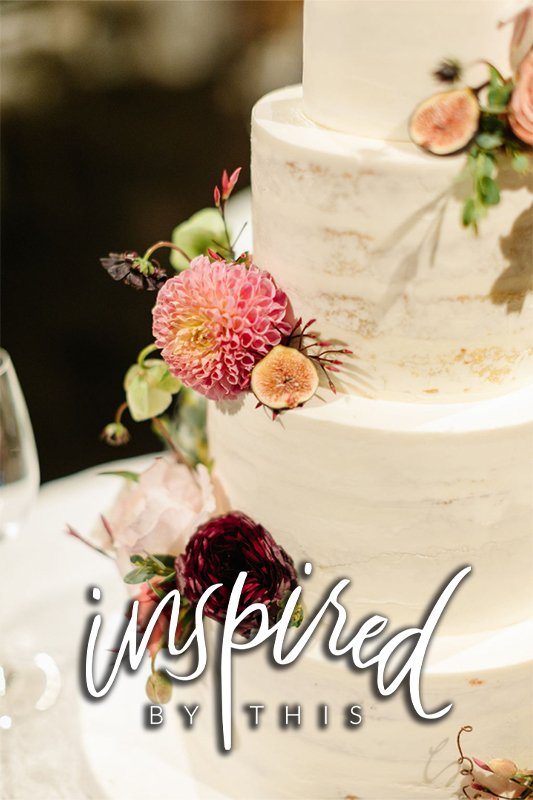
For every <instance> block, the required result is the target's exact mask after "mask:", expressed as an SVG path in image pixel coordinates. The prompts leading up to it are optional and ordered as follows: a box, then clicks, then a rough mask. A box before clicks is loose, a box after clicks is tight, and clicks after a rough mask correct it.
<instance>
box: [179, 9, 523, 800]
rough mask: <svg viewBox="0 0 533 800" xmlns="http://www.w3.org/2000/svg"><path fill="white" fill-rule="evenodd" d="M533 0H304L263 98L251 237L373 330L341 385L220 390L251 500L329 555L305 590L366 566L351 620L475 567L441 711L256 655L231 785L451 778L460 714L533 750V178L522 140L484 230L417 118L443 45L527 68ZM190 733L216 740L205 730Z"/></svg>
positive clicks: (441, 683) (315, 553)
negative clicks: (518, 49) (249, 707)
mask: <svg viewBox="0 0 533 800" xmlns="http://www.w3.org/2000/svg"><path fill="white" fill-rule="evenodd" d="M523 7H524V3H521V2H516V3H507V2H500V1H499V0H457V1H456V0H401V1H400V0H380V2H377V1H376V0H351V1H350V2H346V0H340V1H337V0H306V3H305V18H304V78H303V87H300V86H298V87H290V88H286V89H281V90H279V91H276V92H273V93H272V94H269V95H267V96H266V97H264V98H263V99H262V100H260V101H259V102H258V103H257V105H256V107H255V109H254V111H253V127H252V179H253V185H252V192H253V233H254V244H253V251H254V262H255V263H256V264H257V265H259V266H260V267H262V268H264V269H268V270H269V272H271V273H272V274H273V276H274V277H275V279H276V281H277V282H278V284H279V285H280V286H281V287H282V288H283V290H284V291H286V292H287V293H288V294H289V296H290V297H291V301H292V303H293V305H294V306H295V308H296V309H297V313H298V315H300V314H301V315H302V317H303V319H304V321H305V320H307V319H309V318H311V317H316V318H318V319H319V320H320V324H321V326H323V327H324V329H325V330H327V335H328V337H330V338H334V339H336V340H337V341H339V342H342V343H344V344H345V346H347V347H349V348H350V349H351V350H352V351H353V353H354V355H353V357H351V358H350V359H347V360H346V362H345V365H344V368H343V372H342V373H341V374H340V375H339V382H338V394H337V396H336V397H333V398H332V397H331V396H330V395H328V393H327V390H326V389H324V391H323V392H319V396H318V397H316V398H315V399H314V400H313V401H312V402H310V403H308V404H306V405H305V407H303V408H300V409H298V410H296V411H294V412H291V413H290V414H285V415H283V416H282V417H280V418H279V419H277V420H276V421H272V419H271V415H270V414H268V413H266V411H265V409H257V408H256V407H255V406H256V402H255V398H254V397H253V396H247V397H246V399H245V401H244V402H243V403H241V404H237V408H235V404H234V403H233V404H228V403H224V402H222V403H218V404H217V405H216V406H215V405H213V406H212V407H211V408H210V410H209V440H210V445H211V450H212V455H213V458H214V461H215V464H216V474H217V476H218V479H219V480H220V482H221V484H222V486H223V489H224V492H225V494H226V496H227V499H228V501H229V504H230V506H231V507H233V508H238V509H240V510H242V511H244V512H245V513H247V514H249V515H250V516H253V518H254V519H257V520H259V521H260V522H261V524H263V525H264V526H265V527H266V528H267V529H268V530H269V531H270V532H271V533H272V534H273V536H274V537H275V538H276V539H277V541H279V542H280V544H281V545H282V546H283V547H284V548H286V550H287V551H288V552H290V553H291V555H292V556H293V558H294V560H295V562H296V563H297V564H299V563H303V562H309V563H311V564H312V573H311V575H309V577H303V578H302V585H303V598H304V603H305V606H306V608H312V607H313V606H314V604H315V603H317V602H318V601H319V600H320V598H321V597H323V596H324V593H325V592H326V590H327V588H328V587H329V586H331V585H332V584H334V583H335V582H336V581H338V580H340V579H341V578H349V579H350V581H351V585H350V587H349V589H348V590H347V591H346V594H345V601H344V602H345V605H346V608H347V609H348V610H349V614H350V619H351V621H352V622H353V623H356V622H357V621H360V620H362V619H364V618H366V617H368V616H370V615H371V614H373V613H379V614H382V615H384V616H386V617H388V619H389V621H390V627H391V630H398V629H400V628H402V627H406V626H416V625H418V624H420V622H421V620H423V619H424V615H425V612H426V610H427V608H428V607H430V606H431V603H432V601H433V599H434V596H435V594H436V593H437V592H438V590H439V588H440V587H441V586H442V585H443V584H444V583H445V582H446V581H447V580H449V578H450V576H451V575H453V574H455V573H457V572H458V570H459V569H460V568H461V567H463V566H465V565H471V566H472V574H471V575H470V576H468V578H467V579H466V580H465V581H464V582H463V584H462V585H461V586H460V587H459V589H458V590H457V593H456V596H454V597H453V599H452V602H451V603H450V605H449V608H448V609H447V610H446V612H445V614H444V616H443V618H442V620H441V623H440V625H439V627H438V630H437V636H436V638H435V640H434V641H433V643H432V647H431V649H430V652H429V657H428V660H427V662H426V664H425V667H424V677H423V682H422V690H423V697H424V703H425V706H426V707H427V708H429V709H433V708H436V707H441V706H442V705H443V704H444V703H445V701H446V702H451V703H453V709H452V711H451V712H450V713H449V714H448V715H446V716H445V717H443V718H442V719H439V720H436V721H433V722H423V721H421V720H420V719H417V718H415V717H414V716H413V715H412V713H411V712H410V711H409V705H408V703H406V701H405V698H404V697H403V695H401V693H396V694H395V695H394V696H393V697H390V698H382V697H379V696H377V695H376V694H375V693H374V692H373V690H372V687H371V681H370V678H369V676H368V675H367V674H366V673H361V674H358V673H356V672H355V671H354V670H350V668H349V667H348V666H347V665H346V664H345V663H344V662H343V663H337V662H334V661H333V660H332V659H330V658H328V657H327V655H325V654H324V652H323V650H322V649H319V648H318V647H317V648H316V649H314V650H313V649H311V650H309V651H308V652H307V653H306V654H305V655H304V656H303V657H302V658H301V659H300V660H299V661H298V662H297V663H296V664H294V665H292V666H291V667H289V668H286V669H282V670H281V669H276V668H275V667H273V666H272V665H271V664H270V663H269V662H268V660H267V659H266V658H264V659H263V657H261V656H260V655H259V654H256V653H248V654H244V655H243V656H242V657H239V658H237V659H236V662H237V663H236V675H235V681H234V692H235V700H234V705H235V708H236V709H239V708H240V707H241V706H242V705H243V704H250V703H258V704H259V703H260V704H262V705H263V706H265V711H264V713H263V714H262V717H261V724H260V725H258V726H257V728H254V727H252V728H249V727H248V725H247V724H246V723H247V720H248V717H247V716H245V715H243V716H241V717H240V718H239V717H238V715H237V716H236V719H235V726H236V733H235V736H234V743H233V751H232V752H231V754H229V755H218V754H217V753H216V752H215V748H214V745H213V753H212V757H213V758H215V759H216V765H214V766H213V769H212V770H208V771H209V772H210V773H211V777H210V778H209V780H210V781H211V782H212V783H214V784H215V785H216V786H217V788H219V789H222V790H224V791H225V792H227V794H228V796H230V797H236V798H241V797H242V798H251V797H253V798H264V800H271V799H272V800H273V799H274V798H298V799H299V800H300V799H301V800H303V798H305V799H306V800H308V799H310V798H320V800H326V798H327V799H328V800H329V799H330V798H331V799H332V800H333V798H335V799H336V800H344V799H345V798H346V799H347V798H358V799H359V800H384V799H385V798H392V799H393V800H415V798H420V799H421V800H437V799H438V798H442V799H443V800H444V799H446V800H451V798H457V797H459V796H461V789H460V787H461V780H462V779H461V776H460V774H459V767H458V765H457V750H456V741H455V740H456V735H457V732H458V730H459V728H460V727H461V726H463V725H471V726H472V727H473V732H472V734H471V737H472V738H471V741H472V747H473V748H474V749H475V751H476V752H480V753H483V754H485V755H487V757H492V756H499V755H500V756H501V755H506V756H509V757H512V758H513V759H515V760H516V761H517V762H518V763H522V764H523V765H527V764H531V763H532V762H533V750H532V742H533V708H532V687H533V658H532V653H531V641H532V639H533V637H532V633H533V629H532V622H531V620H532V616H533V613H532V612H533V592H532V591H531V563H532V550H533V535H532V534H533V531H532V523H533V470H532V459H531V456H532V447H533V294H532V293H531V286H532V284H531V271H530V270H531V248H532V229H531V226H532V214H531V193H530V192H531V184H530V181H529V178H528V177H527V176H526V177H524V176H523V175H522V176H521V175H519V174H517V173H516V172H515V171H513V170H512V169H511V167H510V166H508V165H507V164H506V163H505V162H503V163H501V164H500V168H499V184H500V187H501V197H500V202H499V204H498V205H497V206H496V207H495V208H494V209H491V210H490V213H489V216H487V217H486V218H485V219H483V220H481V222H480V225H479V234H478V235H477V236H476V235H475V234H474V233H473V232H472V231H470V230H465V229H464V227H463V226H462V225H461V221H460V220H461V206H462V204H463V203H464V200H465V196H466V194H467V192H468V188H467V184H468V178H467V177H465V176H464V174H462V170H463V167H464V162H465V156H464V154H463V153H459V154H457V155H448V156H447V157H446V158H443V157H437V156H435V155H432V154H430V153H427V152H424V151H423V150H422V149H420V148H419V147H417V146H416V145H415V144H414V143H413V142H412V141H411V140H410V137H409V133H408V127H409V119H410V116H411V114H412V112H413V110H414V109H415V107H416V106H417V105H418V104H419V103H420V102H422V101H423V100H424V99H425V98H426V97H427V96H429V95H431V94H432V93H434V92H435V91H436V86H435V80H434V78H433V77H432V71H433V70H434V69H435V67H436V65H437V64H438V63H439V61H441V60H442V59H443V58H448V57H452V56H453V58H456V59H458V60H460V61H461V62H462V63H463V64H464V65H466V67H468V68H469V69H472V70H473V71H474V72H475V71H476V70H479V69H481V66H482V65H481V63H480V62H481V61H482V60H483V59H488V60H489V61H490V62H491V63H493V64H495V65H497V67H498V69H499V70H500V71H501V72H502V73H504V74H508V73H509V72H510V71H511V66H510V64H509V44H510V39H511V33H512V23H511V24H502V23H505V22H508V20H509V19H510V18H512V17H513V14H516V13H517V12H518V11H520V10H521V9H523ZM530 34H531V30H529V31H526V35H528V36H529V35H530ZM531 44H533V41H532V42H530V45H531ZM473 80H476V79H475V78H474V79H473ZM457 176H459V178H458V177H457ZM324 704H327V705H328V707H329V709H330V715H331V719H330V720H329V721H328V724H327V725H324V724H318V723H317V713H318V712H317V707H319V706H320V707H322V706H323V705H324ZM285 705H288V706H290V707H291V708H292V709H293V710H294V707H295V706H299V707H300V714H301V719H300V725H299V726H298V730H296V729H293V728H292V727H284V726H283V725H280V719H279V709H280V707H282V706H285ZM354 706H358V707H360V709H362V711H361V715H362V722H361V724H360V725H353V726H350V724H349V722H347V720H346V709H348V710H350V709H352V708H353V707H354ZM348 713H349V711H348ZM191 741H192V740H191ZM191 749H192V750H194V749H196V750H197V753H196V758H197V759H199V760H200V761H202V763H203V764H204V765H206V764H208V763H209V761H208V758H209V757H208V755H207V753H208V745H206V748H204V747H203V745H202V748H201V753H200V752H198V751H199V750H200V748H199V746H198V742H197V741H195V742H194V743H192V744H191ZM205 771H206V767H205V766H204V772H205ZM480 796H481V795H480ZM483 796H485V795H483Z"/></svg>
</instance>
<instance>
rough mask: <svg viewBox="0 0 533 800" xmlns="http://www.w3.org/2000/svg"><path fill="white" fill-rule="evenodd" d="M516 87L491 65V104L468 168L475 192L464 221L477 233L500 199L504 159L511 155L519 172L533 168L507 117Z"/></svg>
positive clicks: (483, 112)
mask: <svg viewBox="0 0 533 800" xmlns="http://www.w3.org/2000/svg"><path fill="white" fill-rule="evenodd" d="M513 88H514V86H513V82H512V81H511V80H509V81H506V80H504V78H503V77H502V76H501V75H500V73H499V72H498V70H496V69H495V68H494V67H492V66H490V81H489V86H488V92H487V99H488V105H487V106H485V107H482V109H481V116H480V124H479V132H478V134H477V136H476V138H475V139H474V142H473V143H472V145H471V146H470V149H469V151H468V157H467V167H466V174H467V175H468V176H469V177H470V179H471V181H472V193H471V194H470V196H469V197H468V198H467V199H466V200H465V203H464V206H463V213H462V222H463V225H464V226H465V227H471V228H472V229H473V230H474V232H475V233H477V232H478V226H479V222H480V221H481V220H482V219H483V217H484V216H485V215H486V214H487V210H488V209H489V208H490V206H495V205H498V203H499V202H500V188H499V184H498V164H499V161H500V159H501V158H502V157H510V158H511V164H512V166H513V169H514V170H516V171H517V172H519V173H524V172H526V171H527V170H528V168H529V159H528V157H527V155H526V154H525V153H524V152H523V144H522V143H521V142H520V141H519V140H518V139H517V138H516V137H515V135H514V134H513V132H512V130H511V128H510V126H509V122H508V120H507V115H506V112H507V105H508V103H509V100H510V97H511V94H512V91H513Z"/></svg>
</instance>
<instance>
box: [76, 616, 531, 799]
mask: <svg viewBox="0 0 533 800" xmlns="http://www.w3.org/2000/svg"><path fill="white" fill-rule="evenodd" d="M120 624H121V618H120V617H119V615H118V614H117V617H116V619H115V620H114V621H113V624H112V625H110V630H115V629H116V628H118V627H119V625H120ZM212 632H213V631H212ZM209 642H210V656H211V657H214V658H216V648H213V647H212V645H213V640H212V638H211V637H209ZM532 642H533V624H532V623H529V624H528V623H525V624H522V625H519V626H515V627H509V628H507V629H505V630H503V631H500V632H498V633H491V634H486V635H478V636H470V637H465V638H445V639H442V640H441V641H440V642H438V645H439V646H438V647H434V648H433V649H432V651H430V653H429V654H428V663H427V667H426V670H425V673H424V679H423V684H422V688H423V694H424V702H425V704H426V707H427V708H428V709H434V708H441V707H442V705H443V704H445V703H447V702H450V701H453V703H454V708H453V709H452V711H451V712H450V714H449V715H448V716H446V717H445V718H444V719H442V720H440V721H436V722H432V723H423V722H420V721H416V720H414V719H413V717H412V716H411V715H410V713H409V711H408V709H407V706H406V704H405V699H404V697H403V693H402V692H399V693H398V694H396V695H394V696H393V697H391V698H388V699H382V698H377V697H376V695H375V694H374V692H373V691H372V690H371V688H370V680H371V679H370V676H369V675H368V674H366V673H356V672H354V671H353V670H352V669H351V668H350V667H349V666H348V664H347V663H346V662H344V661H340V660H335V661H333V660H330V659H329V658H326V657H324V656H323V655H322V653H320V652H319V651H317V649H314V650H313V649H312V647H311V648H310V649H309V650H308V651H306V654H305V655H304V656H303V657H302V658H300V659H299V660H298V661H297V662H296V663H295V664H293V665H292V666H291V667H289V668H285V669H282V668H274V667H272V665H271V664H270V663H269V661H268V660H267V659H266V658H265V656H264V654H263V653H262V651H261V650H257V651H252V652H247V653H236V654H234V657H233V670H234V681H233V690H234V697H233V720H234V729H233V750H232V751H231V753H229V754H228V753H224V754H222V753H221V752H220V749H219V748H218V747H217V740H216V731H217V730H218V726H219V721H220V717H219V714H220V708H219V703H218V702H216V701H215V698H216V697H217V686H216V682H217V681H218V680H219V674H218V670H216V669H212V670H208V671H207V672H206V673H205V674H204V675H203V676H202V678H201V679H200V680H198V681H194V682H193V683H192V684H180V685H179V686H176V687H175V691H174V695H173V702H172V703H170V704H169V705H168V706H166V709H165V724H164V725H163V726H161V727H159V728H152V729H143V728H142V727H141V726H140V724H139V713H140V706H141V705H142V704H143V700H142V698H143V693H144V684H145V681H146V678H147V674H148V665H147V664H146V674H144V675H143V674H137V675H136V676H134V678H133V679H131V678H128V677H127V676H126V675H122V676H121V678H120V679H119V680H118V682H117V686H116V687H115V688H114V689H113V691H112V692H111V693H110V694H109V695H108V696H107V697H106V700H105V702H103V703H90V702H87V701H84V702H83V703H82V704H81V708H80V709H79V712H80V713H81V715H82V731H83V736H84V753H85V754H86V757H87V760H88V762H89V764H90V765H91V766H92V767H93V769H94V772H95V774H96V775H98V777H99V780H100V782H101V784H102V790H103V789H104V788H105V789H107V792H106V796H108V797H116V798H118V797H120V798H126V797H128V798H138V800H141V798H142V797H143V796H145V795H146V785H145V782H143V781H139V777H138V771H137V772H136V771H135V770H132V769H131V765H132V763H139V764H142V766H143V774H144V775H150V776H154V775H157V780H158V784H159V785H160V786H176V787H178V788H177V789H176V792H177V794H176V795H175V796H178V797H180V798H181V797H186V798H187V800H189V798H190V800H193V798H195V800H226V798H227V800H251V798H253V800H348V798H349V799H350V800H459V798H460V797H462V795H461V794H460V790H459V785H460V781H461V778H460V776H459V774H458V770H459V768H458V764H457V750H456V748H455V737H456V735H457V732H458V730H459V729H460V727H461V726H463V725H472V726H473V728H474V730H473V732H472V733H470V734H468V735H467V736H465V738H464V740H463V744H464V746H465V751H466V752H467V753H468V754H472V755H476V756H478V757H480V758H484V759H487V760H488V759H490V758H494V757H512V758H513V759H516V761H517V762H518V763H519V764H520V765H526V764H530V763H531V755H532V754H531V729H532V726H533V719H532V715H533V709H532V707H531V658H532V655H533V654H532V653H531V643H532ZM109 646H110V647H111V646H112V642H111V641H110V644H109ZM179 663H180V662H178V665H179ZM176 668H177V664H176V662H174V664H173V669H174V670H176ZM181 670H182V671H184V672H185V671H186V670H185V668H184V667H183V665H181ZM324 703H327V704H328V706H329V725H328V727H327V728H322V727H320V726H319V725H318V724H317V720H318V709H319V707H320V706H321V705H322V704H324ZM183 704H187V705H188V707H189V709H191V710H192V709H194V708H195V706H196V705H199V706H200V708H199V710H198V712H197V714H196V717H195V724H194V726H193V728H189V727H188V726H187V725H184V719H186V718H185V714H184V712H183V711H180V710H178V705H179V706H180V707H181V706H182V705H183ZM250 704H261V705H264V706H265V709H264V710H263V711H262V712H260V725H259V727H258V728H252V727H251V726H250V724H249V721H250V712H249V711H246V710H245V708H244V707H245V706H249V705H250ZM298 704H299V705H300V706H301V713H302V724H301V727H300V728H299V729H295V728H292V727H290V728H285V727H281V726H280V724H279V721H280V712H282V711H283V707H284V706H285V705H289V706H290V710H291V711H294V710H295V706H296V705H298ZM355 704H358V705H361V706H362V708H363V719H364V721H363V723H362V725H361V726H359V727H354V726H346V725H345V723H344V721H345V719H346V716H347V715H346V709H347V708H350V707H351V706H352V705H355ZM117 742H119V743H120V747H117ZM191 772H192V774H193V776H195V778H196V780H195V781H193V782H191V780H190V778H189V775H190V773H191Z"/></svg>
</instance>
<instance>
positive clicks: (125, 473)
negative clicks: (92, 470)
mask: <svg viewBox="0 0 533 800" xmlns="http://www.w3.org/2000/svg"><path fill="white" fill-rule="evenodd" d="M98 474H99V475H114V476H115V477H116V478H125V479H126V480H127V481H131V482H132V483H138V482H139V473H138V472H131V471H130V470H128V469H117V470H109V471H107V472H99V473H98Z"/></svg>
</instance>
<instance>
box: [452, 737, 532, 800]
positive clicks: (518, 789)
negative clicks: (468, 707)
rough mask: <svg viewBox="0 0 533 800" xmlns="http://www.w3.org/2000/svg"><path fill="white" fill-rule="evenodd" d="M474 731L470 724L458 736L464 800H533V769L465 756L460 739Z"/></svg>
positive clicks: (501, 759)
mask: <svg viewBox="0 0 533 800" xmlns="http://www.w3.org/2000/svg"><path fill="white" fill-rule="evenodd" d="M472 730H473V728H472V726H471V725H463V727H462V728H461V729H460V730H459V733H458V734H457V749H458V751H459V759H458V764H459V766H460V767H461V775H462V776H463V777H464V779H465V782H464V784H463V787H462V793H463V795H464V797H466V798H468V800H488V799H489V798H502V800H509V799H510V798H511V799H512V798H514V800H517V798H520V800H526V798H528V797H533V770H523V769H519V768H518V767H517V765H516V764H515V763H514V761H510V760H509V759H507V758H493V759H492V760H491V761H489V762H488V763H486V762H485V761H481V760H480V759H479V758H475V757H473V756H472V757H470V756H466V755H465V754H464V752H463V749H462V744H461V738H462V736H463V734H464V733H471V732H472Z"/></svg>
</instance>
